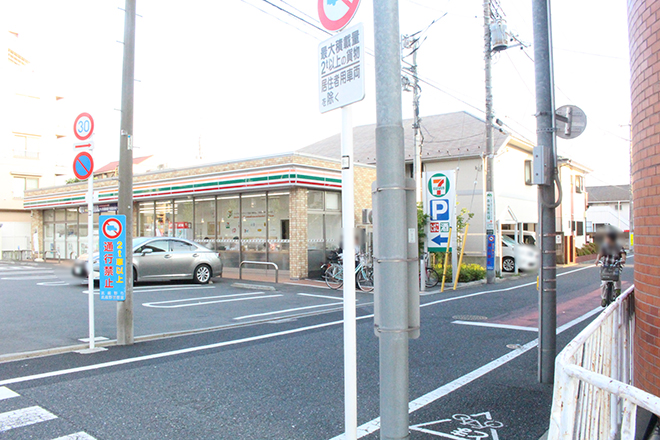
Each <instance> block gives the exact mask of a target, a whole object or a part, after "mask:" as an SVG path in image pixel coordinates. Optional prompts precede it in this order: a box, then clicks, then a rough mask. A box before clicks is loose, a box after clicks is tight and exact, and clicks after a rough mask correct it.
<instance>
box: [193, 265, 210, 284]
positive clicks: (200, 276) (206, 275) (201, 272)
mask: <svg viewBox="0 0 660 440" xmlns="http://www.w3.org/2000/svg"><path fill="white" fill-rule="evenodd" d="M193 279H194V280H195V282H196V283H199V284H207V283H208V282H209V281H210V280H211V267H210V266H207V265H206V264H200V265H199V266H197V268H196V269H195V273H194V274H193Z"/></svg>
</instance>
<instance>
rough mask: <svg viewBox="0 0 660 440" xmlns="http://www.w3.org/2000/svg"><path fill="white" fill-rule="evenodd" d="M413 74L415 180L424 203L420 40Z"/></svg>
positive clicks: (416, 42) (419, 199)
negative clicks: (418, 67)
mask: <svg viewBox="0 0 660 440" xmlns="http://www.w3.org/2000/svg"><path fill="white" fill-rule="evenodd" d="M412 50H413V53H412V66H410V72H411V73H412V80H413V81H412V85H413V146H414V149H415V151H414V157H413V178H414V179H415V201H416V202H417V203H421V202H422V197H423V196H422V142H421V140H420V130H421V129H422V127H421V125H420V123H421V122H422V120H421V118H420V117H419V95H420V93H419V78H418V77H417V51H418V50H419V39H417V38H415V40H414V42H413V46H412Z"/></svg>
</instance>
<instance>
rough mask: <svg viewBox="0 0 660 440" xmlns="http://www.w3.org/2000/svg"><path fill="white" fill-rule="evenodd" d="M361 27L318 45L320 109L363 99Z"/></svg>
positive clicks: (360, 25)
mask: <svg viewBox="0 0 660 440" xmlns="http://www.w3.org/2000/svg"><path fill="white" fill-rule="evenodd" d="M364 56H365V53H364V26H363V25H362V23H360V24H358V25H356V26H352V27H350V28H348V29H346V30H344V31H342V32H340V33H338V34H336V35H334V36H333V37H332V38H329V39H327V40H325V41H322V42H321V44H319V48H318V60H319V110H320V111H321V113H325V112H327V111H330V110H334V109H336V108H340V107H344V106H346V105H349V104H353V103H355V102H358V101H362V100H363V99H364V74H365V71H364Z"/></svg>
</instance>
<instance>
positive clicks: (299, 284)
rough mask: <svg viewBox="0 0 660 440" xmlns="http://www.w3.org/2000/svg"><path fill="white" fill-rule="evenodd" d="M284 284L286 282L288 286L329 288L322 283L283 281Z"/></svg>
mask: <svg viewBox="0 0 660 440" xmlns="http://www.w3.org/2000/svg"><path fill="white" fill-rule="evenodd" d="M284 284H287V285H289V286H298V287H300V286H302V287H314V288H316V289H327V290H330V288H329V287H328V286H325V285H322V284H306V283H284Z"/></svg>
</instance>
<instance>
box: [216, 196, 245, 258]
mask: <svg viewBox="0 0 660 440" xmlns="http://www.w3.org/2000/svg"><path fill="white" fill-rule="evenodd" d="M216 212H217V224H218V246H217V250H219V251H222V252H221V255H222V262H223V264H224V265H225V267H238V264H239V263H240V234H241V206H240V198H239V196H219V197H218V201H217V210H216Z"/></svg>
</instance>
